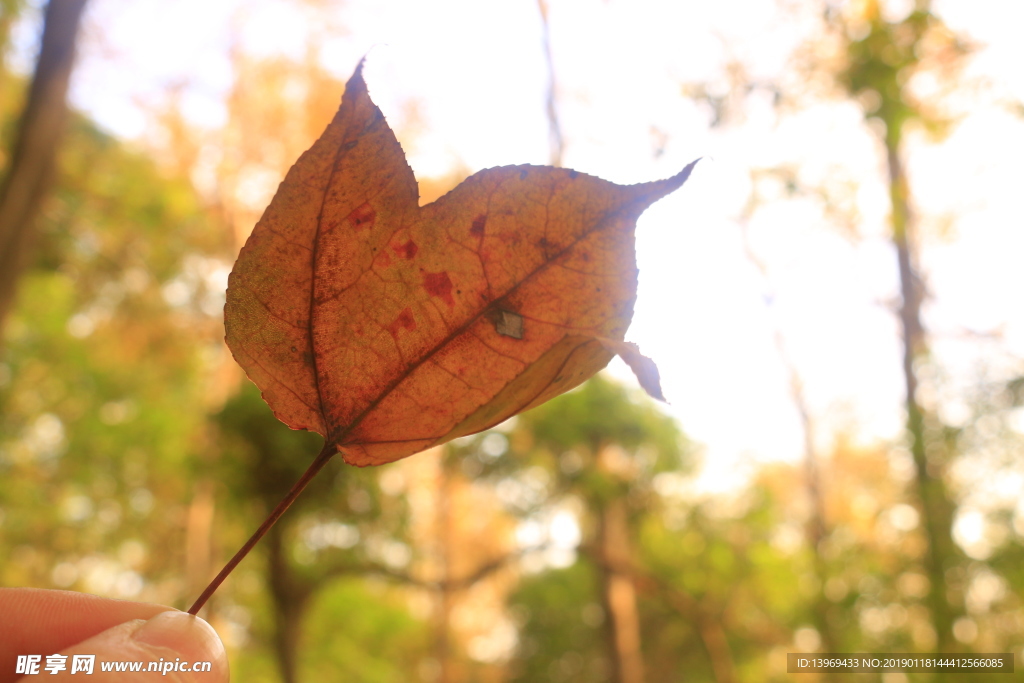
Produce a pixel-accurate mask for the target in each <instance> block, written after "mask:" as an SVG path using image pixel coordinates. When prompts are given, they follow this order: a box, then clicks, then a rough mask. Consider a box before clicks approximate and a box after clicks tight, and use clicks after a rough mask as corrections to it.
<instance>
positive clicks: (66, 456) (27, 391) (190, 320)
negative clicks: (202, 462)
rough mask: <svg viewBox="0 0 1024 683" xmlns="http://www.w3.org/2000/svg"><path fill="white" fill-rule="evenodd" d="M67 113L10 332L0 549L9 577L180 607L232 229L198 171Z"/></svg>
mask: <svg viewBox="0 0 1024 683" xmlns="http://www.w3.org/2000/svg"><path fill="white" fill-rule="evenodd" d="M70 123H71V125H70V127H69V131H68V136H67V144H66V146H65V148H64V153H63V154H62V155H61V163H60V169H59V173H58V176H57V181H56V185H55V191H54V194H53V197H52V200H51V201H50V202H49V208H48V210H47V211H46V212H45V213H44V214H43V215H42V217H41V220H40V221H39V224H38V226H37V227H38V229H39V241H38V244H37V249H36V250H35V258H34V259H33V260H32V262H31V263H30V264H29V267H28V269H27V270H26V274H25V275H24V277H23V282H22V286H21V288H20V292H19V296H18V298H17V301H16V304H15V306H14V308H13V309H12V313H11V316H10V318H9V321H8V324H7V326H6V328H5V332H4V347H5V350H4V357H3V361H2V362H0V404H2V418H0V470H2V471H3V476H2V477H0V508H2V509H3V513H2V514H0V517H2V519H3V521H2V522H0V546H2V548H3V549H2V550H0V552H2V553H3V554H4V555H5V556H7V557H12V556H14V557H19V558H21V561H19V562H12V563H9V564H6V565H5V566H4V568H3V572H2V573H0V582H2V583H4V584H6V585H31V586H54V587H60V588H76V589H80V590H87V591H91V592H96V593H101V594H107V595H113V596H120V597H135V598H139V599H148V600H154V601H157V602H163V603H170V604H174V603H176V602H178V601H179V600H181V599H182V593H183V589H184V586H183V585H182V584H181V582H180V576H181V573H182V569H183V563H182V560H183V557H182V553H181V549H182V547H183V545H182V543H181V540H182V536H183V533H184V531H185V519H184V517H185V510H186V508H185V507H184V504H185V502H186V501H187V499H188V496H189V494H190V491H189V490H188V489H189V487H188V485H187V482H188V481H189V474H190V472H191V471H192V467H193V466H194V464H195V455H196V453H197V452H199V451H201V450H203V448H204V437H203V424H204V421H205V411H206V402H205V400H204V394H205V389H206V382H205V372H204V371H205V365H206V362H207V360H206V359H207V358H209V357H210V355H211V354H210V353H209V351H210V345H211V344H212V343H214V342H216V340H217V332H216V330H217V328H218V327H219V323H218V322H217V321H216V319H215V318H213V317H211V315H209V314H208V313H207V312H206V311H208V310H209V309H211V308H217V307H219V304H218V292H217V291H216V288H217V287H216V280H217V278H218V273H221V272H222V273H223V274H224V275H226V270H225V271H219V270H218V263H219V262H218V260H217V259H216V257H215V255H216V253H217V252H218V250H219V249H221V247H222V242H221V243H219V241H218V237H217V236H218V235H223V234H224V231H223V230H222V229H220V228H219V227H218V226H217V225H216V223H215V222H212V221H210V220H209V218H208V217H207V216H206V215H205V214H204V213H203V211H202V207H201V205H200V203H199V202H198V200H197V198H196V196H195V194H194V192H193V191H192V189H191V187H190V186H189V184H188V183H187V181H182V179H180V178H168V177H165V176H163V175H162V174H161V173H160V172H158V171H157V169H156V168H155V167H154V165H153V163H152V162H151V161H149V160H147V159H146V158H144V157H142V156H140V155H139V154H137V153H134V152H129V151H127V150H125V149H124V148H123V147H122V146H121V145H120V144H118V143H117V142H116V141H114V140H113V139H112V138H110V137H109V136H107V135H105V134H103V133H101V132H100V131H98V130H97V129H96V128H95V127H94V126H92V125H91V124H90V123H88V122H87V121H84V120H83V119H81V118H80V117H72V119H71V122H70ZM169 227H173V229H169ZM221 301H222V299H221ZM213 348H214V349H216V348H217V347H213ZM213 355H216V354H213Z"/></svg>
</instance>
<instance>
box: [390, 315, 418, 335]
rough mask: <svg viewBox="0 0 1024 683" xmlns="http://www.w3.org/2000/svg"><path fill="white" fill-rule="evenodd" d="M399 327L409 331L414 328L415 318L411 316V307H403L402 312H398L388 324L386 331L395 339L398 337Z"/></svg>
mask: <svg viewBox="0 0 1024 683" xmlns="http://www.w3.org/2000/svg"><path fill="white" fill-rule="evenodd" d="M400 329H406V330H409V331H412V330H415V329H416V319H415V318H413V317H412V309H411V308H409V307H406V308H404V309H403V310H402V312H401V313H399V314H398V317H397V318H395V321H394V322H393V323H391V324H390V325H388V332H390V333H391V336H392V337H394V338H395V339H396V340H397V339H398V330H400Z"/></svg>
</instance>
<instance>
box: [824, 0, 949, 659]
mask: <svg viewBox="0 0 1024 683" xmlns="http://www.w3.org/2000/svg"><path fill="white" fill-rule="evenodd" d="M826 19H827V21H828V23H829V26H830V27H831V28H832V30H833V32H834V33H833V35H834V38H835V40H836V41H837V47H838V50H839V60H840V61H839V64H838V68H837V69H836V71H835V72H834V77H835V80H836V82H837V84H838V85H839V86H840V87H841V88H843V89H844V90H845V91H846V93H847V94H848V95H849V96H850V97H852V98H854V99H856V100H857V101H858V102H860V103H861V104H862V106H863V108H864V115H865V116H866V117H867V119H868V120H869V121H874V122H877V123H878V124H880V125H879V126H878V127H877V128H875V130H877V131H878V132H879V136H880V137H881V139H882V142H883V143H884V146H885V152H886V164H887V168H888V180H889V182H888V185H889V199H890V202H891V214H890V221H891V225H892V233H891V234H892V242H893V245H894V246H895V248H896V254H897V262H898V264H899V275H900V292H901V304H900V310H899V319H900V325H901V327H902V331H903V347H904V349H903V378H904V387H905V391H906V412H907V415H906V420H907V422H906V424H907V434H908V438H909V441H910V451H911V453H912V454H913V456H914V468H915V472H916V481H917V495H918V498H919V505H920V509H921V512H922V515H923V521H924V528H925V532H926V535H927V539H928V556H927V560H926V564H927V568H928V577H929V583H930V587H929V593H928V605H929V608H930V610H931V614H932V619H933V620H934V623H935V629H936V633H937V636H938V642H937V648H938V650H939V651H940V652H946V651H949V650H950V649H951V648H952V647H953V645H954V641H953V631H952V626H953V621H954V619H955V618H956V616H957V608H956V607H955V606H954V605H953V604H951V603H950V601H949V599H948V597H947V596H948V586H947V582H946V572H947V570H949V569H952V568H953V566H954V565H955V564H956V563H957V562H958V553H957V550H956V546H955V545H954V544H953V542H952V536H951V535H950V530H951V524H952V512H953V505H952V502H951V499H950V496H949V493H948V491H947V489H946V485H945V482H944V475H945V471H946V469H947V467H948V464H949V463H948V460H949V457H950V455H951V453H949V452H948V450H947V449H946V448H944V443H943V441H944V440H943V439H942V437H941V436H939V433H941V432H942V431H943V429H944V427H943V425H941V424H940V423H939V421H938V418H937V416H935V415H930V416H926V415H925V413H924V411H923V409H922V407H921V404H920V401H919V399H918V384H919V380H918V368H919V367H920V365H921V363H923V362H925V361H926V359H927V357H928V341H927V336H926V333H925V328H924V325H923V323H922V321H921V304H922V301H923V300H924V292H925V288H924V285H923V280H922V277H921V274H920V270H919V268H918V257H917V249H916V245H915V236H914V229H913V216H912V212H911V198H910V187H909V184H908V182H907V177H906V171H905V167H906V164H905V161H904V157H903V155H904V153H905V152H904V149H903V147H904V135H905V132H906V130H907V125H908V124H910V123H918V124H920V125H922V126H924V127H925V128H926V129H930V130H932V131H934V132H941V131H942V130H943V129H944V128H945V127H946V126H947V125H948V123H949V121H948V120H946V119H945V118H944V117H943V116H942V115H941V113H940V111H939V110H938V108H937V106H936V105H937V102H934V101H931V102H928V101H922V100H920V99H919V98H916V97H915V96H914V93H913V91H912V90H911V89H910V88H909V87H908V83H909V81H910V79H911V78H913V77H914V76H915V75H917V74H920V73H923V72H926V71H931V72H932V73H933V74H934V75H935V76H936V77H937V78H938V79H939V80H940V81H947V82H948V81H950V80H953V79H954V78H955V76H956V75H957V73H958V72H959V70H960V68H961V66H962V64H963V57H964V56H965V55H966V54H967V46H966V44H965V43H964V42H963V41H962V40H960V39H958V38H957V37H956V36H955V35H954V34H953V33H952V32H951V31H950V30H949V29H948V28H947V27H946V26H945V25H944V24H943V22H942V20H941V19H940V18H939V17H938V16H937V15H936V14H935V13H934V12H932V10H931V2H930V0H916V2H915V3H914V5H913V8H912V10H911V11H910V12H909V13H907V15H906V16H905V17H903V18H901V19H899V20H890V19H887V18H886V17H885V16H884V15H883V12H882V7H881V6H880V3H879V1H878V0H866V1H865V2H862V3H860V4H859V6H858V7H857V8H851V9H850V11H848V12H846V13H844V12H841V11H835V10H832V9H831V8H829V9H828V10H827V12H826ZM929 420H930V421H931V423H932V425H931V432H932V434H935V436H934V437H932V438H929V433H928V425H927V422H928V421H929Z"/></svg>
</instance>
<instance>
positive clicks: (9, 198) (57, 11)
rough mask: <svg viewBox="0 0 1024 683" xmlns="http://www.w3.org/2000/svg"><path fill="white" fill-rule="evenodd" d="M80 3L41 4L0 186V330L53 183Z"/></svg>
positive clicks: (82, 0) (53, 0) (61, 0)
mask: <svg viewBox="0 0 1024 683" xmlns="http://www.w3.org/2000/svg"><path fill="white" fill-rule="evenodd" d="M86 2H87V0H50V2H49V4H48V5H47V6H46V16H45V19H44V24H43V37H42V45H41V47H40V50H39V60H38V61H37V62H36V71H35V75H34V76H33V78H32V85H31V87H30V89H29V94H28V100H27V102H26V104H25V109H24V111H23V112H22V115H21V122H20V123H19V126H18V134H17V137H16V139H15V142H14V152H13V154H12V155H11V163H10V166H9V167H8V168H7V172H6V174H5V175H4V178H3V181H2V184H0V328H2V326H3V321H4V319H5V318H6V317H7V313H8V312H9V311H10V309H11V307H12V306H13V304H14V297H15V292H16V287H17V281H18V276H19V275H20V273H21V270H22V269H23V268H24V267H25V266H26V264H27V262H28V255H29V252H30V250H31V248H32V245H33V243H34V241H35V240H34V235H33V232H34V224H35V221H36V217H37V216H38V214H39V209H40V207H41V206H42V203H43V200H44V199H45V198H46V195H47V193H48V191H49V188H50V184H51V182H52V179H53V170H54V166H55V159H56V156H57V149H58V145H59V144H60V138H61V133H62V132H63V129H64V121H65V118H66V115H67V104H66V96H67V90H68V82H69V80H70V78H71V69H72V66H73V64H74V57H75V40H76V37H77V36H78V28H79V25H80V24H81V20H82V12H83V10H84V9H85V5H86Z"/></svg>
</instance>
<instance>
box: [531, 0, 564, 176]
mask: <svg viewBox="0 0 1024 683" xmlns="http://www.w3.org/2000/svg"><path fill="white" fill-rule="evenodd" d="M537 9H538V10H539V11H540V23H541V43H542V44H543V46H544V62H545V64H547V67H548V92H547V98H546V111H547V115H548V145H549V146H550V153H549V158H548V163H549V164H550V165H551V166H555V167H560V166H561V165H562V157H563V156H564V155H565V138H564V137H563V136H562V125H561V123H560V122H559V120H558V98H557V89H556V87H555V61H554V59H553V58H552V56H551V25H550V22H549V21H548V3H547V0H537Z"/></svg>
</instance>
